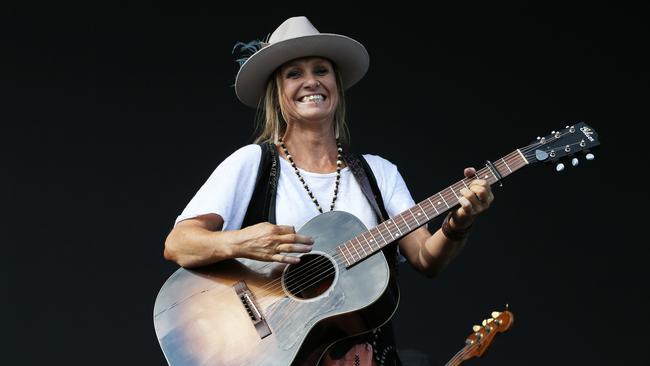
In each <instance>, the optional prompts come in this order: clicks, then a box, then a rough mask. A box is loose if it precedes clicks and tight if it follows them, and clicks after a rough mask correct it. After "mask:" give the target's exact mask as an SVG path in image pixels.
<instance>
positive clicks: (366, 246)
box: [337, 149, 528, 267]
mask: <svg viewBox="0 0 650 366" xmlns="http://www.w3.org/2000/svg"><path fill="white" fill-rule="evenodd" d="M527 164H528V160H526V158H525V157H524V155H523V154H522V152H521V151H520V150H519V149H517V150H515V151H513V152H511V153H510V154H508V155H506V156H504V157H502V158H500V159H499V160H497V161H496V162H494V163H488V164H487V165H486V166H485V167H484V168H482V169H480V170H478V171H477V172H476V175H475V176H474V177H470V178H463V179H461V180H459V181H458V182H456V183H454V184H452V185H451V186H449V187H447V188H445V189H443V190H442V191H440V192H438V193H436V194H434V195H432V196H430V197H429V198H427V199H425V200H424V201H422V202H420V203H418V204H417V205H415V206H413V207H411V208H409V209H408V210H406V211H404V212H402V213H400V214H398V215H396V216H394V217H392V218H391V219H389V220H386V221H384V222H382V223H380V224H379V225H377V226H375V227H374V228H372V229H370V230H368V231H366V232H364V233H362V234H360V235H357V236H356V237H354V238H352V239H350V240H348V241H347V242H345V243H343V244H341V245H339V246H338V248H337V251H338V252H339V255H341V257H342V258H344V260H345V264H346V267H351V266H353V265H354V264H356V263H358V262H360V261H362V260H363V259H365V258H367V257H368V256H370V255H372V254H374V253H375V252H377V251H379V250H381V249H382V248H383V247H385V246H386V245H388V244H390V243H392V242H394V241H396V240H399V239H400V238H402V237H404V236H405V235H407V234H408V233H410V232H412V231H413V230H415V229H417V228H419V227H421V226H423V225H424V224H426V223H428V222H429V221H431V220H433V219H434V218H436V217H438V216H439V215H441V214H442V213H444V212H446V211H448V210H449V209H451V208H453V207H455V206H456V205H458V203H459V201H458V199H459V198H460V190H461V189H462V188H469V185H470V183H471V182H472V181H474V180H476V179H485V180H486V181H487V182H488V183H489V184H490V185H492V184H494V183H496V182H498V181H499V180H501V179H503V178H505V177H507V176H508V175H510V174H512V173H514V172H515V171H517V170H519V169H521V168H522V167H524V166H526V165H527Z"/></svg>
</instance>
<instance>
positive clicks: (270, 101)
mask: <svg viewBox="0 0 650 366" xmlns="http://www.w3.org/2000/svg"><path fill="white" fill-rule="evenodd" d="M332 65H333V66H334V74H335V75H336V86H337V89H338V94H339V103H338V105H337V106H336V110H335V111H334V129H335V132H336V135H337V137H338V139H339V142H340V143H341V144H342V145H343V146H349V144H350V131H349V130H348V125H347V123H346V121H345V94H344V92H343V82H342V80H341V76H340V74H339V73H338V71H337V70H336V66H335V65H334V63H332ZM280 78H281V75H280V73H279V72H278V71H277V70H276V72H274V73H273V75H271V77H270V78H269V80H268V82H267V83H266V91H265V93H264V99H262V100H261V101H260V106H258V108H257V111H258V114H257V117H256V120H257V128H256V138H255V143H260V142H268V141H270V142H273V143H277V142H278V139H279V138H280V137H281V136H283V135H284V132H285V131H286V130H287V122H286V121H287V118H286V116H285V114H284V112H285V111H284V108H283V107H282V103H281V102H280V100H281V96H280V93H281V91H280V87H279V85H280V81H281V79H280ZM262 103H263V108H262Z"/></svg>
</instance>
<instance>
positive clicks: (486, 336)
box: [446, 307, 515, 366]
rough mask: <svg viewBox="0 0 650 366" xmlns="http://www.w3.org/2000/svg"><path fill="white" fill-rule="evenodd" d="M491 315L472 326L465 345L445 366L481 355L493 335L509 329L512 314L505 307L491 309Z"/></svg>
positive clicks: (512, 320)
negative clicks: (497, 309) (495, 309)
mask: <svg viewBox="0 0 650 366" xmlns="http://www.w3.org/2000/svg"><path fill="white" fill-rule="evenodd" d="M491 315H492V317H491V318H489V319H485V320H483V322H482V325H475V326H473V327H472V333H471V334H470V335H469V336H468V337H467V339H465V347H463V348H462V349H461V350H460V351H459V352H458V353H456V355H454V357H453V358H452V359H451V360H450V361H449V362H448V363H447V364H446V366H456V365H460V363H461V362H463V361H466V360H469V359H470V358H474V357H482V356H483V354H484V353H485V351H486V350H487V349H488V347H490V345H491V344H492V341H494V337H495V336H496V335H497V334H498V333H503V332H505V331H507V330H508V329H510V327H511V326H512V323H513V322H514V321H515V318H514V315H512V313H511V312H510V311H508V310H507V307H506V310H505V311H503V312H499V311H493V312H492V314H491Z"/></svg>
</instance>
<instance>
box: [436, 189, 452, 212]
mask: <svg viewBox="0 0 650 366" xmlns="http://www.w3.org/2000/svg"><path fill="white" fill-rule="evenodd" d="M438 196H440V198H442V201H443V202H444V203H445V205H447V208H451V207H449V204H448V203H447V201H445V197H443V196H442V194H440V192H438Z"/></svg>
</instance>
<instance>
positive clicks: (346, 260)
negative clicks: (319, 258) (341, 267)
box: [336, 245, 350, 267]
mask: <svg viewBox="0 0 650 366" xmlns="http://www.w3.org/2000/svg"><path fill="white" fill-rule="evenodd" d="M341 247H342V245H339V247H338V248H336V249H338V251H339V253H341V256H342V257H343V259H345V266H346V267H349V266H350V261H349V260H348V257H347V256H346V255H345V252H343V249H341Z"/></svg>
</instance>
